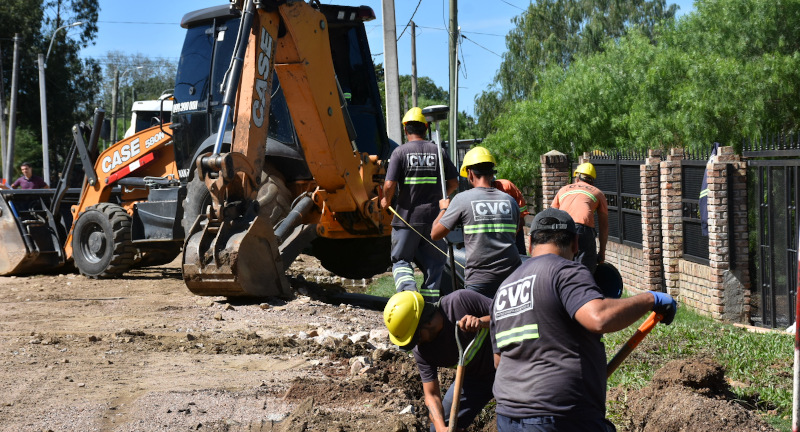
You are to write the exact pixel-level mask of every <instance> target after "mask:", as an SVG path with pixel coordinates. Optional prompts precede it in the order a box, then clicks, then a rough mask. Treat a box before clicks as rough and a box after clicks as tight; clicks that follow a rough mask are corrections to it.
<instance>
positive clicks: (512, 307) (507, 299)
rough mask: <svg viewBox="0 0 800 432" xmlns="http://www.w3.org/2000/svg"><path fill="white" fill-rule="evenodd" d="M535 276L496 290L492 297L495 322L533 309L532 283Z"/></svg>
mask: <svg viewBox="0 0 800 432" xmlns="http://www.w3.org/2000/svg"><path fill="white" fill-rule="evenodd" d="M535 281H536V275H532V276H528V277H526V278H523V279H518V280H516V281H514V282H511V283H510V284H506V285H503V286H501V287H500V288H498V289H497V294H495V296H494V317H495V319H497V320H500V319H503V318H508V317H512V316H515V315H519V314H521V313H523V312H526V311H529V310H532V309H533V283H534V282H535Z"/></svg>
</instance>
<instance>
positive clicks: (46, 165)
mask: <svg viewBox="0 0 800 432" xmlns="http://www.w3.org/2000/svg"><path fill="white" fill-rule="evenodd" d="M39 107H40V108H41V117H42V178H44V182H45V183H47V184H48V185H51V184H53V182H52V181H51V180H50V139H49V138H48V133H47V93H45V86H44V54H42V53H39Z"/></svg>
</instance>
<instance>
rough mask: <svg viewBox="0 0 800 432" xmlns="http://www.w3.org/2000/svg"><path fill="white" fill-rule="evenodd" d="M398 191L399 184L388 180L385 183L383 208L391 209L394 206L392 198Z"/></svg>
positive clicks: (382, 200)
mask: <svg viewBox="0 0 800 432" xmlns="http://www.w3.org/2000/svg"><path fill="white" fill-rule="evenodd" d="M396 190H397V182H395V181H392V180H386V181H385V182H383V199H381V208H384V209H385V208H389V206H390V205H391V204H392V198H394V193H395V191H396Z"/></svg>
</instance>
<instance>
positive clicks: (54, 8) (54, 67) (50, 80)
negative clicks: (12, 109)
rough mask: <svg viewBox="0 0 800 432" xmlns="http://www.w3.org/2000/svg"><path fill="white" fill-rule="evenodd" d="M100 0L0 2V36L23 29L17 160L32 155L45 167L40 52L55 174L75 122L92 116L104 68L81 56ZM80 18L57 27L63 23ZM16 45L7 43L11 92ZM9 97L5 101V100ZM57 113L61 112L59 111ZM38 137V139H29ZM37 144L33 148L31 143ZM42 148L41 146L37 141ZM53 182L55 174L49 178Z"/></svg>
mask: <svg viewBox="0 0 800 432" xmlns="http://www.w3.org/2000/svg"><path fill="white" fill-rule="evenodd" d="M98 12H99V4H98V0H53V1H46V2H43V1H42V0H5V1H4V3H3V7H2V8H0V22H2V23H3V26H2V28H0V40H2V41H3V42H6V41H7V40H9V39H11V38H13V36H14V34H15V33H20V34H21V35H22V38H23V41H22V48H21V49H20V80H19V92H18V98H19V99H18V103H17V109H18V114H17V130H18V133H19V134H20V135H18V136H21V137H23V138H24V139H20V140H19V141H18V142H17V146H16V151H15V161H14V165H15V166H16V165H18V164H19V163H20V162H22V159H21V157H22V156H23V155H26V156H25V157H26V158H28V159H29V162H32V163H33V165H34V166H35V167H36V169H37V170H39V171H38V172H41V167H42V160H43V158H42V155H41V150H39V151H38V152H37V151H36V147H38V146H40V143H41V120H40V107H39V82H38V77H39V75H38V69H37V56H38V53H45V54H46V53H47V50H48V47H49V45H50V41H51V40H53V48H52V51H51V53H50V56H49V58H48V59H47V71H46V74H45V77H46V79H45V89H46V92H47V112H48V114H49V115H48V129H49V131H48V132H49V142H50V146H49V149H50V155H49V159H50V166H51V171H52V173H53V174H55V173H57V172H58V170H59V169H60V167H61V165H62V164H63V158H64V157H65V156H66V153H67V151H68V149H69V146H70V145H71V143H72V133H71V129H72V125H73V124H75V123H77V122H79V121H81V120H84V119H86V118H88V117H89V116H90V115H91V112H92V101H93V100H94V95H95V92H96V84H95V83H97V82H98V81H99V72H100V68H99V65H98V64H97V62H96V61H94V60H92V59H81V58H80V57H79V56H78V53H79V51H80V49H81V48H84V47H86V46H88V44H90V43H92V41H93V40H94V38H95V36H96V34H97V25H96V23H97V16H98ZM78 21H80V22H82V23H83V24H82V25H80V26H78V27H70V28H69V29H64V30H61V31H58V32H57V33H55V31H56V29H58V28H59V27H61V26H64V25H68V24H71V23H74V22H78ZM12 56H13V45H12V44H11V43H4V44H3V52H2V58H0V61H2V63H3V70H4V75H3V82H2V85H3V89H4V93H5V94H6V95H7V98H8V97H9V96H10V91H11V67H12ZM7 102H8V101H6V103H7ZM56 113H57V115H56ZM32 137H35V138H34V139H31V138H32ZM30 146H33V148H27V147H30ZM39 148H40V147H39ZM46 180H47V181H48V182H49V183H50V184H54V180H55V179H54V178H53V179H46Z"/></svg>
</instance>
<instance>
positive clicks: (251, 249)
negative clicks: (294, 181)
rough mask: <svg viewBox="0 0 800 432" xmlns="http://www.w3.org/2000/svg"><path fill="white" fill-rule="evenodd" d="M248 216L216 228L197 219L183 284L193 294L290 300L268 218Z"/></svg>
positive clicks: (186, 255)
mask: <svg viewBox="0 0 800 432" xmlns="http://www.w3.org/2000/svg"><path fill="white" fill-rule="evenodd" d="M253 213H254V212H252V211H251V212H248V213H247V214H250V215H252V214H253ZM247 214H246V215H245V216H242V217H238V218H235V219H232V220H227V219H226V220H222V221H220V222H217V223H214V222H213V221H211V222H210V221H209V219H208V217H207V216H206V215H200V216H199V217H198V218H197V220H196V221H195V223H194V225H193V226H192V228H191V230H190V231H189V235H187V238H186V245H185V246H184V253H183V279H184V281H185V282H186V286H187V287H188V288H189V291H191V292H192V293H194V294H197V295H206V296H220V295H221V296H226V297H282V298H289V297H291V289H290V287H289V281H288V280H287V279H286V276H285V275H284V269H283V263H282V261H281V256H280V253H279V251H278V240H277V238H276V237H275V233H274V232H273V230H272V226H271V225H270V222H269V218H265V217H261V216H250V217H248V216H247Z"/></svg>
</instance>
